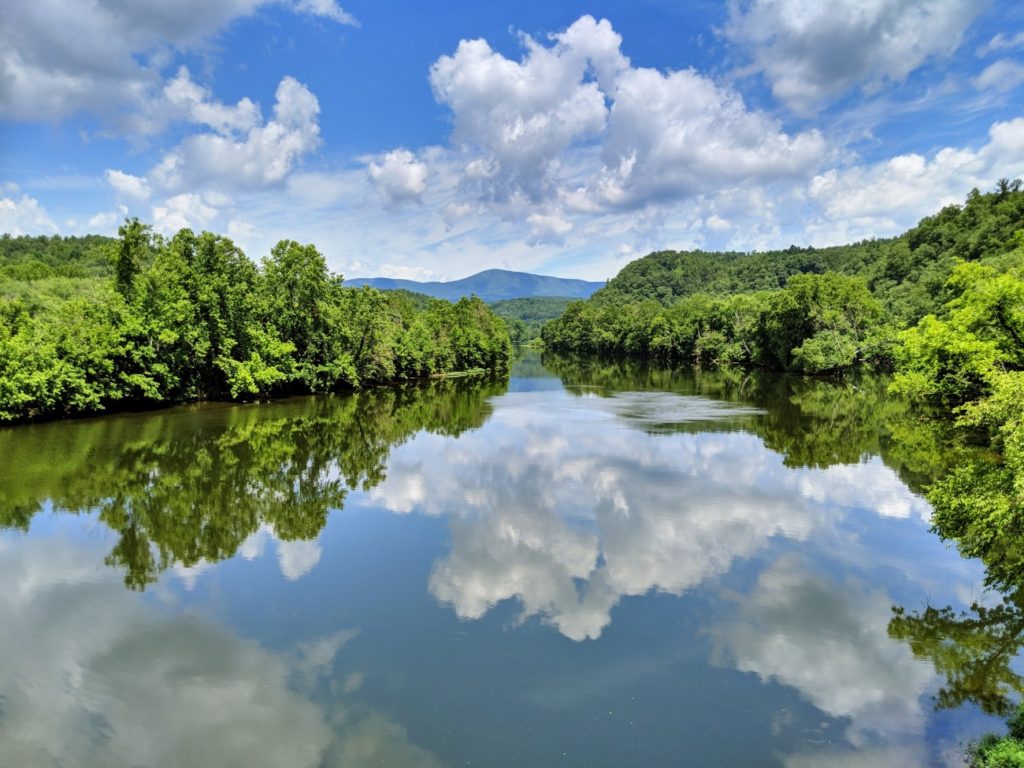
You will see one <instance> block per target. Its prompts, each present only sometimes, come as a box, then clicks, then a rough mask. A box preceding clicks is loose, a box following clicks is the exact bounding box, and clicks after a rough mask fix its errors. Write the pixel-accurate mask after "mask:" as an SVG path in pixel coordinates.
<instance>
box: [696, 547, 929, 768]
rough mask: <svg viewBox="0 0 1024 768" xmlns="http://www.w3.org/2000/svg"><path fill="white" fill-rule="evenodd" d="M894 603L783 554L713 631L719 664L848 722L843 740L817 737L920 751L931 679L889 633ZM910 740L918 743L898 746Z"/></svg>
mask: <svg viewBox="0 0 1024 768" xmlns="http://www.w3.org/2000/svg"><path fill="white" fill-rule="evenodd" d="M890 605H891V599H890V598H889V596H888V595H887V594H886V593H885V592H884V591H882V590H881V589H879V588H878V587H876V586H872V585H870V584H868V583H865V582H863V581H860V580H850V579H848V580H846V581H845V582H842V583H839V582H836V581H835V580H833V579H830V578H828V577H825V576H823V574H822V573H821V572H820V570H818V569H815V568H812V567H810V566H809V565H808V564H807V563H806V562H804V561H803V560H802V559H801V558H800V557H798V556H796V555H786V556H783V557H780V558H779V559H778V560H777V561H776V562H774V563H772V564H771V565H770V566H769V567H767V568H766V569H765V570H763V571H762V572H761V573H760V574H759V575H758V577H757V581H756V583H755V585H754V587H753V588H752V589H751V590H750V592H749V593H747V594H744V595H742V596H739V597H738V598H737V599H736V611H735V615H734V616H733V617H731V618H729V619H727V620H725V621H723V622H722V623H720V624H719V625H717V626H716V627H715V628H714V630H713V632H714V636H715V638H716V641H717V644H718V648H719V649H720V653H722V654H723V656H724V658H723V661H725V662H727V663H730V664H731V665H732V666H735V667H736V668H737V669H739V670H741V671H744V672H752V673H754V674H756V675H758V676H759V677H760V678H761V679H762V680H763V681H765V682H769V681H777V682H780V683H783V684H785V685H789V686H792V687H794V688H796V689H797V690H799V691H800V693H801V695H802V696H804V697H805V698H806V699H808V700H809V701H811V702H812V703H813V704H814V706H815V707H817V708H818V709H819V710H821V711H822V712H824V713H826V714H827V715H829V716H830V717H833V718H843V719H845V720H846V721H847V722H848V725H846V726H845V728H844V729H843V731H842V733H834V734H830V735H829V734H824V733H823V734H822V738H823V739H825V738H829V739H830V740H832V741H835V740H837V739H838V738H842V739H845V740H846V742H848V743H849V744H850V745H851V746H853V747H857V748H862V747H869V746H872V745H876V744H883V743H884V744H887V745H889V746H890V747H896V748H899V749H900V750H907V749H910V748H911V746H915V747H917V748H918V750H920V749H921V748H922V747H923V739H922V736H923V732H922V731H923V729H922V726H923V724H924V722H925V718H926V712H925V706H924V705H923V704H922V702H921V698H922V694H924V693H925V691H926V690H927V689H928V688H929V686H930V683H931V681H932V679H933V676H934V675H933V672H932V670H931V668H930V666H928V665H924V664H914V663H913V662H912V659H911V654H910V650H909V649H908V648H907V647H906V646H905V645H904V644H902V643H900V642H897V641H894V640H893V639H891V638H890V637H889V636H888V635H887V634H886V625H887V623H888V621H889V616H890ZM907 734H911V735H912V736H913V737H915V738H916V739H917V741H918V743H917V744H916V745H908V744H905V743H902V742H903V740H904V738H905V737H906V735H907ZM919 762H921V760H913V761H911V764H915V763H919Z"/></svg>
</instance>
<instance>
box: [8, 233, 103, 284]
mask: <svg viewBox="0 0 1024 768" xmlns="http://www.w3.org/2000/svg"><path fill="white" fill-rule="evenodd" d="M113 248H114V240H113V239H111V238H109V237H102V236H101V235H85V236H84V237H60V236H54V237H47V236H46V235H40V236H38V237H28V236H24V237H11V236H10V235H9V234H6V233H5V234H3V235H0V279H2V278H5V277H6V278H8V279H13V280H41V279H43V278H47V277H97V276H104V275H109V274H110V268H111V264H110V253H111V252H112V249H113Z"/></svg>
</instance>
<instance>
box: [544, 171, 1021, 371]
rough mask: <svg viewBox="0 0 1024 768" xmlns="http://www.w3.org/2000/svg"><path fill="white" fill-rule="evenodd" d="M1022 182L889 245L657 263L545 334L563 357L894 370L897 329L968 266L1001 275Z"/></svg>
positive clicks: (636, 265)
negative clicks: (570, 354)
mask: <svg viewBox="0 0 1024 768" xmlns="http://www.w3.org/2000/svg"><path fill="white" fill-rule="evenodd" d="M1022 228H1024V191H1022V190H1021V183H1020V181H1013V182H1009V181H1005V180H1004V181H1003V182H1000V185H999V187H998V189H997V190H996V191H994V192H992V193H989V194H981V193H978V192H977V191H974V192H972V193H971V195H970V196H969V197H968V198H967V201H966V203H965V205H963V206H949V207H947V208H945V209H943V210H942V211H941V212H940V213H938V214H937V215H935V216H932V217H929V218H926V219H924V220H923V221H922V222H921V223H920V224H919V225H918V226H917V227H915V228H914V229H912V230H910V231H909V232H907V233H906V234H904V235H902V236H901V237H898V238H893V239H891V240H876V241H865V242H863V243H858V244H856V245H850V246H842V247H837V248H823V249H814V248H796V247H791V248H789V249H788V250H786V251H777V252H768V253H754V254H734V253H726V254H712V253H703V252H688V253H677V252H670V251H665V252H660V253H653V254H651V255H649V256H646V257H644V258H642V259H639V260H637V261H635V262H633V263H631V264H629V265H627V266H626V267H625V268H624V269H623V270H622V271H621V272H620V273H619V275H618V276H617V277H616V278H614V279H613V280H611V281H610V282H609V284H608V286H607V287H605V288H604V289H602V290H600V291H598V292H597V293H596V294H594V296H593V297H591V298H590V299H589V300H587V301H585V302H577V303H574V304H572V305H570V306H569V308H568V309H567V311H566V312H565V314H564V315H562V317H561V318H559V319H557V320H556V321H554V322H551V323H549V324H548V325H546V326H545V327H544V329H543V332H542V337H543V340H544V343H545V345H546V346H547V347H549V348H551V349H554V350H557V351H563V352H582V353H602V354H625V355H633V356H639V357H651V358H655V359H659V360H663V361H678V362H686V363H691V364H696V365H700V366H748V367H762V368H769V369H773V370H792V371H799V372H803V373H831V372H837V371H842V370H846V369H849V368H853V367H857V366H861V365H864V364H868V365H871V366H872V367H875V368H883V369H884V368H887V367H890V366H891V365H892V362H893V355H894V348H895V346H897V339H896V334H897V332H898V331H899V329H900V328H903V327H906V326H908V325H910V324H913V323H916V322H918V321H920V320H922V318H924V317H926V316H927V315H928V314H930V313H935V312H937V311H940V310H941V309H942V307H943V306H944V305H945V304H946V303H947V302H948V301H950V300H952V299H953V298H954V297H955V296H956V295H957V292H958V290H959V287H958V284H956V283H955V282H953V281H951V279H950V278H951V276H952V274H953V271H954V268H955V267H956V265H957V264H958V263H960V262H962V261H965V262H971V263H981V264H986V265H989V266H992V267H993V268H995V269H997V270H999V271H1003V272H1005V271H1006V270H1007V269H1008V268H1010V267H1011V266H1013V263H1014V262H1013V261H1012V259H1011V260H1009V261H1007V258H1006V253H1007V252H1008V251H1012V250H1013V248H1014V242H1015V241H1014V236H1015V233H1016V232H1019V231H1021V229H1022Z"/></svg>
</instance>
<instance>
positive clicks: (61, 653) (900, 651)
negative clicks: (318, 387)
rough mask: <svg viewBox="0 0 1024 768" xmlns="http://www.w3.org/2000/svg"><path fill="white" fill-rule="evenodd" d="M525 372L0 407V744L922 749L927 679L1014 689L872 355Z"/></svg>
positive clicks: (918, 759) (771, 761)
mask: <svg viewBox="0 0 1024 768" xmlns="http://www.w3.org/2000/svg"><path fill="white" fill-rule="evenodd" d="M546 364H547V365H549V366H552V367H553V368H554V369H555V370H557V371H558V373H559V375H560V377H561V379H560V380H557V379H550V378H549V379H547V380H544V379H543V378H542V376H543V369H541V368H540V367H539V365H538V361H537V357H536V356H535V355H534V356H529V355H528V356H526V357H524V358H523V361H522V362H521V363H520V365H519V367H518V369H517V370H514V371H513V374H512V375H513V380H512V391H507V389H508V387H507V384H506V382H470V381H449V382H442V383H440V384H439V385H436V386H432V387H405V388H398V389H394V390H391V389H387V390H380V391H376V392H369V393H364V394H362V395H359V396H354V397H347V398H345V397H337V398H307V399H298V400H290V401H287V402H284V403H277V404H273V405H268V406H245V407H235V406H204V407H196V408H184V409H175V410H173V411H166V412H162V413H158V414H149V415H144V416H143V415H134V416H133V415H128V416H119V417H110V418H105V419H100V420H93V421H83V422H74V423H64V424H47V425H37V426H30V427H23V428H18V429H16V430H6V431H0V454H2V455H4V456H5V457H13V459H12V460H11V461H10V462H9V468H8V467H5V468H4V474H3V475H2V476H0V500H2V501H0V523H2V524H3V525H4V526H7V527H8V528H18V529H22V530H29V531H30V534H29V535H28V536H22V535H21V534H18V533H14V532H8V534H7V535H5V536H3V537H0V578H4V579H6V581H5V583H7V584H10V585H14V586H13V587H12V588H11V589H9V590H7V591H6V593H5V594H4V595H3V596H0V624H2V625H3V626H18V627H19V630H18V632H17V633H16V636H2V637H0V734H2V737H0V764H5V765H6V764H13V765H21V764H29V765H31V764H37V763H41V764H50V763H57V764H60V763H65V764H76V765H79V764H83V765H89V764H95V765H106V764H111V765H131V764H140V765H147V764H150V765H157V764H189V763H190V762H191V763H195V764H222V765H236V764H238V765H241V764H243V763H244V764H253V765H262V764H289V765H291V764H296V765H326V766H330V765H355V766H359V765H364V764H366V765H369V764H374V765H377V764H383V765H389V764H390V765H427V766H431V765H437V764H440V762H442V761H444V762H448V763H452V764H493V765H513V764H548V763H552V762H558V761H559V760H562V761H563V762H566V761H568V762H572V761H573V760H574V761H575V764H585V765H592V766H597V765H622V764H630V763H633V764H647V765H657V764H672V763H673V761H678V760H680V759H682V758H683V757H685V758H688V759H690V760H691V761H692V762H694V763H695V764H709V765H711V764H766V765H791V766H803V765H821V764H828V765H847V764H849V765H920V764H935V763H937V762H938V761H939V758H940V757H941V755H939V754H938V752H937V751H936V749H935V748H934V746H933V745H932V744H929V743H927V742H926V738H927V739H928V740H931V739H932V738H933V735H934V734H933V731H934V729H935V727H936V726H935V722H936V718H941V717H946V716H947V714H948V713H945V712H943V713H936V712H934V711H933V709H932V706H931V701H930V697H931V695H932V694H933V693H935V692H936V691H938V689H939V681H938V679H937V677H936V674H935V673H936V671H938V672H939V673H940V675H941V676H944V677H945V678H947V682H946V683H945V685H944V687H943V689H942V691H940V692H939V693H938V701H939V703H941V704H948V705H949V706H955V705H958V704H960V703H963V702H970V701H975V702H979V703H980V704H981V706H982V707H984V708H985V709H986V710H987V711H992V712H996V711H1001V709H1002V708H1004V707H1005V703H1006V702H1007V701H1008V700H1009V698H1010V697H1012V696H1014V695H1016V694H1017V692H1020V691H1021V690H1022V686H1021V682H1020V679H1019V678H1018V677H1017V676H1016V674H1015V673H1014V671H1013V668H1014V665H1015V664H1016V661H1015V659H1016V656H1017V653H1018V650H1019V648H1020V645H1021V640H1020V638H1021V636H1022V629H1021V627H1022V626H1024V621H1022V620H1021V619H1020V617H1021V615H1024V610H1021V608H1020V603H1018V602H1017V598H1016V597H1014V596H1013V595H1012V594H1011V596H1010V597H1009V598H1008V600H1007V602H1006V603H1005V604H1004V605H1003V606H1002V607H1001V608H998V609H997V608H979V607H977V606H975V607H973V608H971V609H970V610H967V611H966V612H965V611H964V610H963V609H964V607H965V606H966V605H969V604H970V602H971V600H970V597H971V596H972V594H971V587H972V580H974V583H976V584H980V583H981V581H980V569H979V567H978V566H977V564H976V563H968V562H966V561H963V560H960V559H959V558H957V557H956V555H955V553H953V552H950V551H947V550H946V549H944V548H943V547H942V545H941V543H940V542H939V541H938V540H937V539H936V538H935V537H934V536H933V535H932V534H930V533H929V532H928V530H927V527H928V521H929V515H930V508H929V506H928V505H927V503H925V501H924V500H923V499H922V497H921V496H920V495H919V493H918V491H919V489H920V488H921V487H922V485H923V484H925V483H927V482H928V481H929V479H930V478H932V477H935V476H936V475H937V474H939V473H941V472H943V471H945V469H946V468H948V466H949V464H950V462H951V461H958V460H960V459H961V458H962V456H963V454H962V453H959V451H960V448H957V447H955V446H954V448H955V450H954V451H950V444H949V443H948V442H946V441H945V437H944V436H943V435H942V433H941V431H939V430H936V429H935V428H934V427H933V426H931V425H930V424H929V422H927V421H925V420H922V419H920V418H918V417H917V415H915V413H914V412H913V411H912V409H910V408H909V407H908V405H907V404H906V403H901V402H899V401H893V400H891V399H889V398H887V397H886V395H885V382H884V381H880V380H876V379H864V380H859V381H846V382H842V383H838V384H836V383H829V382H822V381H808V380H795V379H788V378H785V377H769V376H753V375H749V376H748V375H742V374H724V373H715V374H707V373H694V372H685V371H652V370H645V369H640V368H636V367H631V366H628V365H621V364H587V365H578V364H575V363H571V362H566V361H551V360H547V361H546ZM523 376H526V377H527V378H525V379H524V378H523ZM562 384H564V387H563V386H562ZM343 506H346V507H347V511H346V514H345V515H341V516H338V515H334V516H333V521H332V522H331V524H330V526H327V527H326V528H325V523H326V522H327V521H328V519H329V518H331V517H332V513H333V512H334V511H336V510H339V509H341V508H342V507H343ZM51 508H52V509H54V510H56V511H58V512H70V513H82V514H81V516H80V517H73V516H71V515H68V514H56V515H52V516H51V515H46V514H43V515H40V514H39V513H40V511H43V510H48V509H51ZM388 512H390V514H387V513H388ZM85 513H89V514H85ZM54 521H59V522H56V523H55V522H54ZM94 521H95V522H99V523H100V525H98V526H97V525H94ZM76 524H77V528H76ZM108 528H109V530H110V531H111V534H110V536H109V537H108V538H110V539H112V541H109V542H108V541H107V540H106V539H104V538H103V532H104V531H105V530H107V529H108ZM55 530H58V531H61V530H63V531H68V530H74V531H76V536H71V537H68V539H67V540H65V539H63V538H61V537H60V536H55V535H53V531H55ZM97 532H98V534H99V535H96V534H97ZM90 534H92V535H90ZM108 544H112V545H113V549H112V551H109V552H108ZM96 547H100V548H101V550H102V551H97V550H96ZM268 550H271V551H273V553H274V554H275V555H276V559H277V568H276V569H275V568H274V567H273V564H269V565H270V567H269V568H262V569H261V568H249V567H247V568H244V569H242V568H232V567H231V566H228V565H220V566H219V565H218V562H219V561H221V560H223V559H225V558H230V557H240V558H249V559H252V558H257V557H259V556H260V555H261V554H264V553H266V552H267V551H268ZM104 557H105V558H106V560H107V562H108V563H110V564H112V565H115V566H116V567H117V568H118V569H119V570H121V571H123V574H124V576H125V581H126V582H127V583H128V585H129V586H132V587H135V588H138V589H141V588H142V587H144V586H146V585H148V584H151V583H152V582H153V581H155V580H158V579H159V578H160V576H161V574H162V573H163V572H164V571H165V570H167V569H169V570H171V571H172V572H174V573H176V574H177V575H178V577H180V579H181V580H183V581H184V584H185V586H186V587H188V588H189V589H185V590H182V589H180V588H177V584H174V585H173V586H174V588H172V587H171V586H166V587H165V585H161V586H159V587H157V588H156V589H152V590H149V591H147V592H146V593H145V594H144V595H139V594H133V593H131V592H128V591H126V590H124V589H123V588H122V587H121V586H120V584H119V583H117V582H118V580H119V576H120V574H118V573H116V572H115V571H113V570H111V569H110V568H104V567H102V566H100V567H97V565H98V563H99V562H100V561H101V560H103V559H104ZM211 571H212V572H214V574H215V575H211V574H209V573H208V572H211ZM194 585H199V586H198V587H197V588H196V589H191V587H193V586H194ZM925 595H929V596H931V595H935V596H937V597H940V598H941V597H944V596H946V595H950V596H953V598H959V599H950V602H951V603H957V604H958V607H957V608H956V609H954V608H952V607H951V608H949V609H947V610H944V611H943V610H936V609H931V608H925V609H921V610H920V611H915V610H913V609H908V610H904V609H897V611H896V613H895V615H894V614H893V613H892V606H893V605H894V604H896V605H907V606H920V605H924V596H925ZM645 596H646V597H645ZM943 602H945V601H943ZM456 618H458V619H464V620H471V622H472V623H468V624H463V623H459V622H458V621H456ZM510 619H511V620H510ZM524 624H526V625H528V626H525V627H524V626H523V625H524ZM513 627H517V629H516V631H511V629H512V628H513ZM552 630H553V631H552ZM245 638H252V639H251V640H250V639H245ZM567 640H571V641H575V642H568V641H567ZM4 659H6V660H7V661H6V662H4V661H3V660H4ZM496 660H498V661H496ZM147 697H148V698H147ZM627 713H628V716H627ZM399 722H401V723H402V725H400V724H399ZM403 726H404V727H403ZM406 728H407V729H408V730H406ZM9 733H11V734H16V738H7V737H6V735H7V734H9ZM943 733H945V732H943ZM54 734H57V736H56V737H55V736H54ZM709 734H711V735H709ZM737 734H739V736H737ZM946 740H947V741H948V740H949V739H948V738H947V739H946ZM725 742H728V743H725ZM566 746H571V747H572V748H573V750H574V751H573V752H572V755H571V758H570V757H565V755H563V751H564V750H565V747H566ZM189 750H192V751H189ZM723 755H727V756H728V757H727V758H726V757H723ZM562 758H564V760H563V759H562ZM716 760H717V762H716Z"/></svg>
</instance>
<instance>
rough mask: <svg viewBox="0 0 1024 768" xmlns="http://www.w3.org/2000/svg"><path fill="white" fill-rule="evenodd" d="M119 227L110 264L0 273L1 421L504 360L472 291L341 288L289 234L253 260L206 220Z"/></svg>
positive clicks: (352, 384) (492, 322)
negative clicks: (447, 295)
mask: <svg viewBox="0 0 1024 768" xmlns="http://www.w3.org/2000/svg"><path fill="white" fill-rule="evenodd" d="M119 234H120V239H119V240H118V241H117V242H116V243H114V244H113V246H112V247H110V248H108V249H107V251H108V253H109V254H110V256H111V258H112V261H113V269H112V272H113V279H110V278H84V279H83V278H78V279H75V278H69V277H53V276H43V277H40V278H35V279H17V280H16V279H11V278H7V279H6V280H2V281H0V421H2V420H18V419H31V418H36V417H40V416H59V415H67V414H75V413H83V412H91V411H98V410H103V409H105V408H110V407H112V406H121V405H129V404H143V405H144V404H151V403H162V402H180V401H186V400H195V399H207V398H233V399H237V398H243V399H248V398H260V397H266V396H270V395H274V394H281V393H291V392H320V391H328V390H336V389H353V388H358V387H364V386H368V385H373V384H378V383H382V382H387V381H394V380H399V379H411V378H421V377H425V376H429V375H433V374H437V373H443V372H453V371H465V370H471V369H487V370H499V369H500V370H504V369H505V368H507V366H508V360H509V354H510V343H509V338H508V333H507V329H506V327H505V324H504V322H503V321H502V320H501V319H500V318H498V317H497V316H496V315H495V314H494V313H492V312H491V311H490V310H489V309H488V308H487V306H486V305H485V304H484V303H483V302H482V301H480V300H479V299H462V300H460V301H459V302H457V303H455V304H451V303H449V302H447V301H443V300H430V301H429V302H427V303H425V304H424V302H422V301H420V300H419V299H416V298H413V297H410V296H409V295H408V294H402V293H383V292H380V291H377V290H374V289H371V288H361V289H350V288H345V287H343V286H342V282H341V278H339V277H336V276H334V275H332V274H331V273H330V272H329V271H328V270H327V265H326V262H325V261H324V258H323V256H321V255H320V253H319V252H318V251H317V250H316V248H315V247H313V246H312V245H301V244H299V243H297V242H294V241H290V240H289V241H282V242H280V243H278V244H277V245H276V246H275V247H274V248H273V250H272V251H271V253H270V255H269V256H268V257H267V258H265V259H263V261H262V263H261V264H260V265H256V264H254V263H253V262H252V261H250V260H249V259H248V258H247V257H246V256H245V254H244V253H242V251H241V250H240V249H239V248H238V247H237V246H235V245H234V243H232V242H231V241H230V240H228V239H227V238H225V237H222V236H220V235H215V234H212V233H209V232H203V233H201V234H198V235H197V234H194V233H193V232H192V231H190V230H187V229H186V230H182V231H180V232H178V234H176V235H175V236H174V237H172V238H170V239H168V240H164V239H162V238H159V237H155V236H153V235H152V233H151V232H150V231H149V228H148V227H146V226H144V225H142V224H141V223H139V222H138V221H137V220H132V221H129V222H126V223H125V225H124V226H122V227H121V229H120V230H119ZM51 242H52V241H51Z"/></svg>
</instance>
